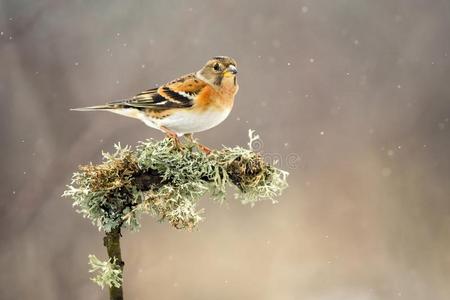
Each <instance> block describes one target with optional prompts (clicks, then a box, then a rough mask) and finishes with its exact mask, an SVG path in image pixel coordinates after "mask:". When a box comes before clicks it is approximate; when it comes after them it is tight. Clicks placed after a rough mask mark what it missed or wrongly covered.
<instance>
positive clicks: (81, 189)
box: [63, 131, 288, 232]
mask: <svg viewBox="0 0 450 300" xmlns="http://www.w3.org/2000/svg"><path fill="white" fill-rule="evenodd" d="M249 137H250V143H249V149H246V148H242V147H234V148H228V147H224V148H222V149H219V150H214V151H213V152H212V153H211V154H209V155H206V154H204V153H203V152H201V151H198V150H197V148H196V147H195V146H194V144H187V145H185V146H184V147H183V148H181V149H180V148H178V147H176V145H175V143H174V142H173V141H172V140H171V139H164V140H161V141H155V140H147V141H144V142H140V143H139V144H138V146H137V147H136V148H135V149H134V150H132V149H131V148H130V147H121V146H120V144H117V145H115V152H114V153H112V154H109V153H104V154H103V157H104V160H103V163H101V164H98V165H93V164H89V165H85V166H80V167H79V170H78V172H76V173H74V175H73V177H72V182H71V184H70V185H69V186H68V188H67V190H66V191H65V192H64V194H63V195H64V196H67V197H71V198H72V199H73V201H74V202H73V205H74V206H75V207H77V212H79V213H81V214H82V215H83V216H84V217H86V218H88V219H90V220H91V221H92V223H93V224H94V225H96V226H97V227H98V228H99V230H104V231H106V232H110V231H111V230H112V229H113V228H117V227H121V228H122V227H126V228H128V229H130V230H137V229H138V228H139V226H140V221H139V220H140V216H141V215H142V214H151V215H154V216H156V217H158V218H159V220H160V221H167V222H169V223H170V224H171V225H172V226H174V227H175V228H178V229H192V228H194V227H195V226H196V225H197V224H198V223H199V221H201V220H202V212H203V210H202V209H199V208H198V207H197V204H198V201H199V199H200V198H201V197H203V196H205V195H207V194H208V195H209V197H210V198H211V199H213V200H215V201H218V202H222V201H223V200H224V199H225V194H226V189H227V187H229V186H234V187H236V188H237V191H236V194H235V195H236V198H237V199H239V200H240V201H241V202H242V203H244V204H251V205H254V204H255V203H256V202H257V201H259V200H261V199H271V200H272V201H273V202H275V201H276V200H275V199H276V198H275V197H277V196H279V195H280V194H281V192H282V190H283V189H285V188H286V187H287V182H286V178H287V175H288V173H287V172H285V171H283V170H280V169H278V168H276V167H274V166H272V165H270V164H268V163H267V162H265V161H264V159H263V157H262V156H261V155H260V154H259V153H257V152H255V151H254V150H253V149H252V143H254V142H255V141H256V140H258V139H259V136H255V135H254V132H253V131H250V132H249Z"/></svg>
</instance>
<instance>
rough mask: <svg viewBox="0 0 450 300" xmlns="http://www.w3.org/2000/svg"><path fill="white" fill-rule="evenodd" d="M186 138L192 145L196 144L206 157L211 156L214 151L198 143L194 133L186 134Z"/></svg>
mask: <svg viewBox="0 0 450 300" xmlns="http://www.w3.org/2000/svg"><path fill="white" fill-rule="evenodd" d="M184 137H185V138H186V139H188V140H189V142H191V143H192V144H194V145H195V146H196V147H197V148H198V149H199V150H200V151H202V152H203V153H205V154H206V155H209V154H211V152H212V150H211V149H210V148H208V147H206V146H205V145H202V144H200V143H199V142H197V141H196V140H195V139H194V136H193V134H192V133H186V134H185V135H184Z"/></svg>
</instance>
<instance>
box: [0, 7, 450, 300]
mask: <svg viewBox="0 0 450 300" xmlns="http://www.w3.org/2000/svg"><path fill="white" fill-rule="evenodd" d="M449 32H450V2H449V1H447V0H435V1H426V0H398V1H392V0H378V1H361V0H336V1H325V0H314V1H313V0H296V1H238V0H230V1H200V0H196V1H173V0H169V1H162V0H161V1H118V0H101V1H86V0H84V1H81V0H79V1H68V0H66V1H55V0H53V1H51V0H43V1H25V0H1V1H0V138H1V141H2V142H1V150H0V152H1V156H0V159H1V166H2V172H1V175H0V176H1V177H0V186H1V200H0V264H1V266H2V272H0V298H1V299H5V300H6V299H107V298H108V295H107V291H106V290H104V291H102V290H101V289H100V288H98V287H97V286H96V285H95V284H94V283H92V282H91V281H90V280H89V277H90V274H89V273H88V265H87V256H88V254H89V253H93V254H96V255H97V256H98V257H100V258H105V256H106V255H105V254H106V253H105V249H104V248H103V245H102V237H103V234H102V233H101V232H98V231H97V229H96V227H94V226H92V225H91V224H90V223H89V221H88V220H86V219H83V218H82V217H81V216H80V215H78V214H77V213H76V212H75V210H74V209H73V208H72V206H71V204H72V203H71V200H70V199H65V198H61V197H60V196H61V194H62V193H63V191H64V189H65V185H66V184H68V183H69V181H70V177H71V175H72V172H73V171H75V170H76V168H77V166H78V165H79V164H84V163H88V162H90V161H92V162H94V163H98V162H100V160H101V151H102V150H105V151H111V150H113V144H114V143H116V142H119V141H120V142H121V143H122V144H129V145H135V144H136V143H137V141H139V140H144V139H146V138H150V137H154V138H158V139H159V138H162V137H163V136H162V134H161V133H159V132H157V131H155V130H153V129H150V128H147V127H146V126H145V125H144V124H143V123H140V122H138V121H136V120H133V119H128V118H123V117H120V116H117V115H113V114H108V113H79V112H71V111H69V108H73V107H80V106H87V105H93V104H102V103H104V102H107V101H110V100H114V99H120V98H124V97H129V96H132V95H134V94H136V93H137V92H139V91H141V90H143V89H147V88H151V87H153V86H154V85H155V84H162V83H165V82H167V81H169V80H171V79H173V78H175V77H177V76H179V75H182V74H185V73H189V72H192V71H195V70H197V69H199V68H200V67H201V66H202V65H203V64H204V63H205V62H206V61H207V60H208V59H209V58H210V57H212V56H216V55H229V56H232V57H234V58H235V59H236V60H237V61H238V68H239V76H238V77H239V79H238V80H239V83H240V86H241V89H240V91H239V93H238V95H237V99H236V104H235V107H234V109H233V112H232V114H231V115H230V117H229V118H228V119H227V120H226V121H225V122H224V123H222V124H221V125H220V126H219V127H216V128H214V129H213V130H210V131H207V132H204V133H200V134H198V135H197V137H198V138H200V139H201V141H202V142H203V143H204V144H206V145H210V146H213V147H220V146H221V145H222V144H224V145H228V146H234V145H242V146H245V145H246V143H247V142H248V138H247V131H248V129H250V128H252V129H255V130H257V132H258V133H259V134H260V135H261V137H262V140H263V149H262V151H263V152H264V153H266V155H267V156H269V157H276V158H278V160H279V164H280V166H281V168H283V169H285V170H287V171H289V172H290V173H291V175H290V177H289V183H290V187H289V188H288V189H287V190H286V192H285V193H284V195H283V196H282V197H280V198H279V203H278V204H275V205H273V204H272V203H271V202H270V201H266V202H262V203H259V204H258V205H256V206H255V207H254V208H251V207H249V206H242V205H241V204H239V203H237V202H236V201H234V199H233V197H232V193H231V192H230V197H229V201H227V203H226V204H224V205H222V206H220V205H218V204H216V203H212V202H211V201H208V199H204V201H202V202H201V203H200V206H201V207H205V209H206V213H205V215H204V216H205V221H204V222H203V223H201V224H200V226H199V227H198V229H197V230H195V231H193V232H185V231H177V230H175V229H173V228H171V227H170V226H169V225H168V224H166V223H158V222H157V221H156V220H155V219H154V218H151V217H149V216H147V217H145V218H144V222H143V227H142V230H141V231H140V232H138V233H129V232H126V233H125V234H124V238H123V243H122V251H123V256H124V260H125V262H126V265H125V296H126V299H281V300H285V299H286V300H291V299H307V300H310V299H311V300H313V299H314V300H315V299H318V300H337V299H345V300H354V299H355V300H356V299H358V300H360V299H361V300H373V299H383V300H385V299H399V298H404V299H411V300H415V299H417V300H419V299H450V285H449V282H450V235H449V234H450V232H449V228H450V182H449V181H450V180H449V178H450V122H449V118H450V35H449Z"/></svg>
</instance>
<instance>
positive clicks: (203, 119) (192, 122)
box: [156, 110, 231, 134]
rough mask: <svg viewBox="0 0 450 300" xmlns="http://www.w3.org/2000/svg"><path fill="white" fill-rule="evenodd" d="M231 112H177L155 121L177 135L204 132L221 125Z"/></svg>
mask: <svg viewBox="0 0 450 300" xmlns="http://www.w3.org/2000/svg"><path fill="white" fill-rule="evenodd" d="M230 111H231V110H224V111H217V110H210V111H205V112H202V113H193V112H190V111H179V112H175V113H173V114H172V115H170V116H168V117H166V118H164V119H162V120H156V123H157V124H158V125H159V126H165V127H167V128H169V129H170V130H172V131H175V132H176V133H178V134H185V133H194V132H200V131H205V130H208V129H210V128H213V127H215V126H217V125H219V124H220V123H222V122H223V121H224V120H225V119H226V118H227V117H228V115H229V113H230Z"/></svg>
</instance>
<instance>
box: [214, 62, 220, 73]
mask: <svg viewBox="0 0 450 300" xmlns="http://www.w3.org/2000/svg"><path fill="white" fill-rule="evenodd" d="M213 68H214V71H217V72H219V71H220V65H219V64H214V67H213Z"/></svg>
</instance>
